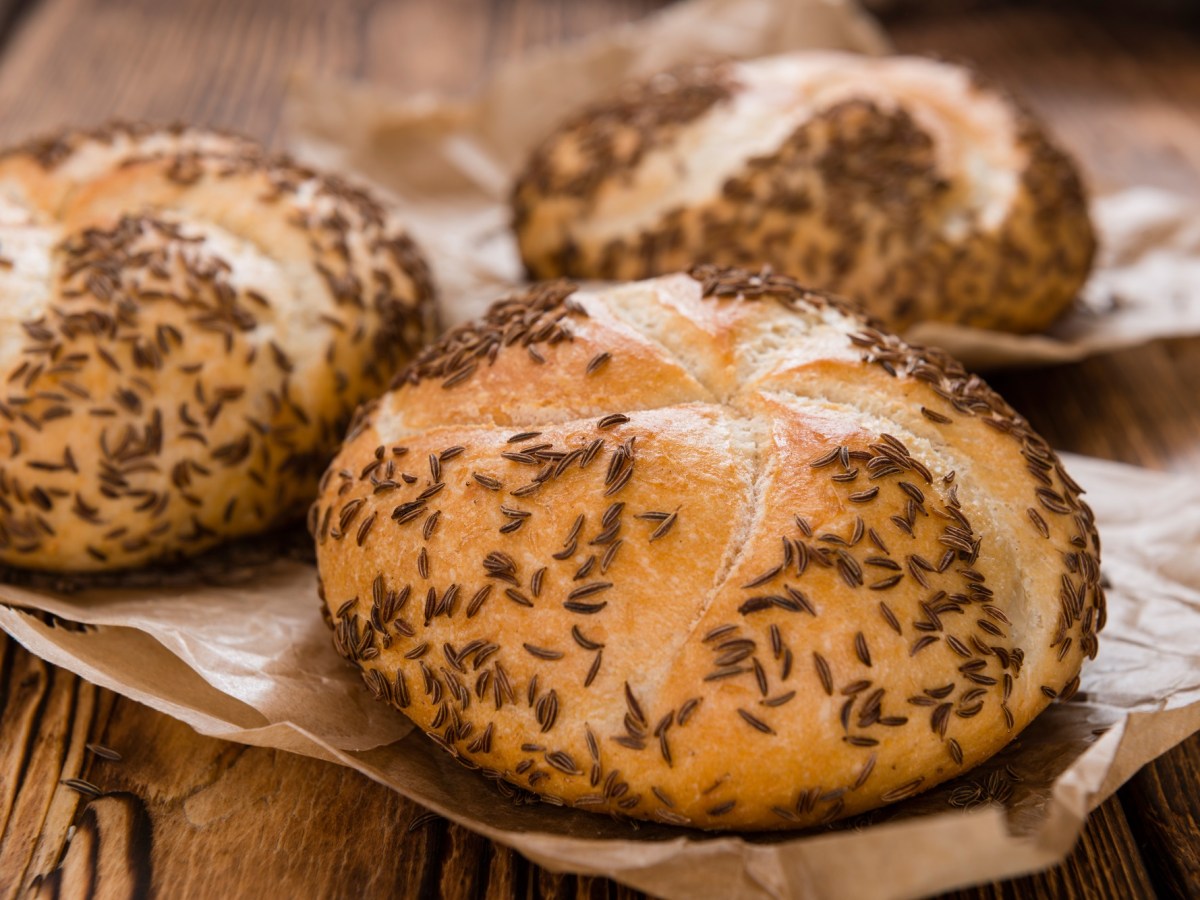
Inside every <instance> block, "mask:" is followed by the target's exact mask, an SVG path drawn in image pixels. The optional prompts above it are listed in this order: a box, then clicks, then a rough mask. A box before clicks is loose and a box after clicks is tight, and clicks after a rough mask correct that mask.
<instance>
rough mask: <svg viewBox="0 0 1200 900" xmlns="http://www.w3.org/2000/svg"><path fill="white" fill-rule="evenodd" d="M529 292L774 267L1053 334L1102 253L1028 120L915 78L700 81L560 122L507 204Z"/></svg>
mask: <svg viewBox="0 0 1200 900" xmlns="http://www.w3.org/2000/svg"><path fill="white" fill-rule="evenodd" d="M512 204H513V211H514V225H515V228H516V233H517V238H518V241H519V244H520V250H521V255H522V257H523V258H524V260H525V264H526V266H527V267H528V270H529V272H530V273H531V274H532V275H533V276H535V277H537V278H550V277H555V276H560V275H567V276H573V277H582V278H601V279H631V278H642V277H646V276H648V275H658V274H663V273H665V272H671V271H675V270H678V269H681V268H686V267H687V266H689V265H691V264H692V263H693V262H695V261H700V262H711V263H718V264H731V265H744V266H755V267H757V266H758V265H760V264H769V265H770V266H772V267H774V268H775V270H777V271H779V272H781V273H787V274H788V275H791V276H793V277H795V278H798V279H800V280H801V281H803V282H804V283H805V284H807V285H811V286H815V287H820V288H823V289H828V290H833V291H837V292H839V293H841V294H843V295H844V296H847V297H849V298H851V299H853V300H855V301H858V302H860V303H862V304H863V305H864V306H865V307H866V308H867V310H868V311H869V312H870V313H871V314H873V315H875V316H877V317H879V318H881V319H883V320H885V321H886V322H887V323H888V324H889V325H891V326H893V327H896V328H904V327H907V326H908V325H910V324H912V323H914V322H917V321H922V320H938V321H944V322H955V323H961V324H964V325H971V326H977V327H981V328H994V329H1002V330H1007V331H1016V332H1026V331H1036V330H1041V329H1043V328H1045V327H1046V326H1047V325H1049V324H1050V323H1051V322H1053V321H1054V320H1055V319H1056V318H1058V317H1059V316H1060V315H1061V314H1062V313H1063V312H1064V310H1066V309H1067V307H1068V306H1069V305H1070V303H1071V302H1072V300H1073V298H1074V297H1075V295H1076V292H1077V291H1078V289H1079V287H1080V285H1081V284H1082V283H1083V281H1084V279H1085V277H1086V276H1087V273H1088V270H1089V268H1090V266H1091V263H1092V257H1093V254H1094V250H1095V238H1094V236H1093V232H1092V226H1091V224H1090V221H1089V219H1088V212H1087V205H1086V202H1085V197H1084V192H1083V188H1082V186H1081V184H1080V179H1079V175H1078V173H1077V172H1076V169H1075V166H1074V165H1073V163H1072V162H1071V160H1070V159H1069V158H1068V157H1067V155H1066V154H1064V153H1063V151H1062V150H1060V149H1059V148H1058V147H1056V146H1055V145H1054V143H1053V142H1052V141H1051V140H1050V138H1049V137H1048V136H1047V134H1046V133H1045V131H1044V129H1043V128H1042V126H1041V124H1040V123H1039V122H1038V121H1037V120H1036V119H1035V118H1034V117H1033V116H1032V115H1031V114H1030V113H1028V112H1027V111H1025V110H1023V109H1021V108H1020V107H1019V106H1017V105H1015V104H1014V103H1013V102H1011V101H1010V100H1009V99H1008V98H1006V97H1005V96H1003V95H1001V94H1000V93H998V92H997V91H995V90H993V89H991V88H988V87H986V86H984V85H983V84H981V83H980V82H979V80H978V79H977V78H976V77H975V76H974V75H973V74H972V73H971V72H969V71H967V70H966V69H963V68H959V67H957V66H951V65H947V64H944V63H939V62H934V61H932V60H927V59H919V58H906V57H893V58H883V59H876V58H870V57H862V56H855V55H850V54H842V53H804V54H794V55H789V56H780V57H775V58H769V59H762V60H756V61H753V62H740V63H735V62H727V63H719V64H711V65H695V66H691V67H688V68H685V69H681V70H676V71H674V72H670V73H667V74H663V75H659V76H657V77H655V78H652V79H650V80H649V81H647V82H645V83H643V84H639V85H635V86H633V87H631V88H629V89H627V90H626V91H624V92H623V93H622V94H620V95H619V96H618V97H616V98H615V99H613V100H611V101H609V102H602V103H599V104H597V105H595V106H592V107H590V108H588V109H586V110H584V111H582V112H581V113H579V114H578V115H575V116H573V117H572V118H570V119H569V120H568V121H566V122H565V123H564V124H563V125H562V126H561V127H560V128H559V129H557V130H556V131H555V132H554V133H553V134H551V135H550V136H549V137H548V138H547V139H546V140H545V141H543V142H542V143H541V144H540V145H539V146H538V147H537V148H536V149H535V150H534V151H533V153H532V155H531V156H530V158H529V160H528V163H527V165H526V166H525V169H524V171H523V173H522V174H521V175H520V177H519V178H518V180H517V182H516V185H515V188H514V190H513V195H512Z"/></svg>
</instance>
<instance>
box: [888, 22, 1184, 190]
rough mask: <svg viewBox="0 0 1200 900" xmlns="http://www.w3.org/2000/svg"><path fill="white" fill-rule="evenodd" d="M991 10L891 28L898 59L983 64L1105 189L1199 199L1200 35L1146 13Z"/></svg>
mask: <svg viewBox="0 0 1200 900" xmlns="http://www.w3.org/2000/svg"><path fill="white" fill-rule="evenodd" d="M1123 7H1124V9H1123V10H1118V11H1115V12H1114V11H1111V10H1109V11H1106V12H1102V13H1101V12H1097V11H1096V10H1095V9H1094V5H1093V4H1088V3H1079V4H1076V5H1075V6H1074V7H1073V8H1072V7H1068V6H1065V5H1064V4H1042V5H1033V4H1019V5H1018V4H1004V5H997V4H992V5H989V6H987V7H986V8H982V9H970V10H968V11H966V12H960V13H958V14H951V13H947V14H946V15H941V16H925V15H920V14H919V12H918V13H917V14H915V15H914V14H911V13H910V14H907V15H900V16H897V17H894V18H890V19H888V20H887V30H888V34H889V35H890V36H891V38H892V40H893V41H894V43H895V44H896V47H897V49H899V50H902V51H904V52H909V53H922V52H932V53H937V54H944V55H947V56H950V57H951V58H958V59H962V60H964V61H967V62H972V63H975V64H976V65H977V66H978V68H979V69H980V70H981V71H982V72H984V73H985V74H986V75H987V77H988V78H990V79H993V80H994V81H996V82H998V83H999V84H1001V85H1004V86H1006V87H1009V88H1012V89H1013V90H1015V91H1017V92H1018V93H1019V94H1020V95H1021V96H1022V97H1024V98H1026V99H1027V100H1028V101H1029V102H1030V104H1031V105H1032V106H1033V107H1034V108H1035V109H1036V110H1038V111H1039V112H1040V113H1041V114H1042V115H1043V116H1044V117H1045V118H1046V119H1047V121H1048V122H1049V123H1050V125H1051V126H1052V128H1053V130H1054V131H1055V132H1056V133H1057V134H1058V136H1059V137H1060V138H1061V139H1062V141H1063V143H1064V144H1065V145H1066V146H1068V147H1069V148H1070V149H1071V150H1072V151H1074V152H1075V153H1076V154H1077V155H1078V156H1079V157H1080V158H1081V160H1082V161H1083V163H1084V165H1085V167H1086V169H1087V170H1088V172H1089V173H1090V174H1091V176H1092V182H1093V183H1094V184H1095V185H1096V186H1098V187H1102V188H1109V187H1113V186H1119V185H1125V184H1139V183H1141V184H1154V185H1158V186H1160V187H1165V188H1169V189H1171V190H1176V191H1180V192H1182V193H1186V194H1190V195H1192V196H1200V52H1197V47H1198V46H1200V38H1198V37H1197V28H1195V27H1187V26H1185V25H1181V23H1180V22H1179V21H1178V20H1175V19H1171V18H1169V17H1164V16H1163V15H1161V14H1160V15H1146V14H1144V11H1143V10H1142V8H1141V5H1140V4H1123Z"/></svg>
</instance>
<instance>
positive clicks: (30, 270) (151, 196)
mask: <svg viewBox="0 0 1200 900" xmlns="http://www.w3.org/2000/svg"><path fill="white" fill-rule="evenodd" d="M0 298H3V302H4V311H5V318H4V321H3V323H0V373H2V374H3V385H4V387H3V390H0V560H3V561H4V562H5V563H8V564H12V565H17V566H23V567H30V568H36V569H48V570H52V571H68V570H71V571H84V570H98V569H115V568H122V567H128V566H135V565H139V564H143V563H147V562H151V561H159V560H162V559H167V558H172V557H176V556H179V555H185V554H191V553H195V552H198V551H200V550H203V549H205V548H207V547H210V546H212V545H213V544H214V543H216V542H217V541H219V540H221V539H223V538H226V537H231V536H234V535H240V534H247V533H251V532H255V531H260V530H263V529H264V528H266V527H267V526H269V525H272V524H275V523H278V522H279V521H282V520H284V519H286V518H288V517H289V516H294V515H297V514H299V513H302V512H303V508H304V506H305V504H306V503H307V502H309V501H310V500H311V498H312V496H313V495H314V493H315V487H316V481H317V479H318V477H319V475H320V473H321V471H322V470H323V468H324V466H325V464H326V463H327V462H328V459H329V454H330V453H332V452H333V450H334V449H335V448H336V446H337V444H338V441H339V439H340V438H341V436H342V434H343V432H344V427H345V423H346V422H347V420H348V419H349V416H350V414H351V412H352V411H353V409H354V407H355V405H356V404H357V403H359V402H360V401H361V400H362V399H364V398H365V397H367V396H370V395H372V394H375V393H377V392H378V391H379V390H381V389H382V387H383V386H384V385H386V384H387V383H388V381H389V380H390V378H391V377H392V376H393V375H394V374H395V371H396V370H397V369H398V368H399V367H400V365H401V364H402V363H404V362H406V361H407V360H408V359H410V358H411V356H412V353H413V352H414V351H415V350H416V349H417V348H418V347H419V346H421V344H422V343H423V342H424V341H425V340H427V339H428V338H429V337H431V336H432V334H433V296H432V288H431V285H430V282H429V276H428V270H427V267H426V265H425V263H424V261H423V260H422V258H421V256H420V254H419V253H418V251H417V250H416V248H415V247H414V246H413V244H412V242H411V241H410V240H409V239H408V237H407V236H406V235H405V233H404V231H403V230H402V229H401V228H400V227H399V225H398V224H397V223H396V222H394V221H393V219H392V217H391V216H390V215H389V214H388V213H387V212H386V211H385V210H384V208H383V207H381V206H380V205H379V204H378V203H377V202H375V201H374V200H373V199H372V198H371V197H370V196H368V195H367V194H366V193H364V192H362V191H361V190H359V189H357V188H354V187H352V186H350V185H348V184H346V183H345V182H342V181H340V180H338V179H336V178H332V177H328V176H325V175H321V174H319V173H316V172H313V171H310V170H308V169H305V168H302V167H300V166H297V165H295V164H293V163H292V162H290V161H288V160H286V159H283V158H276V157H271V156H268V155H267V154H266V153H265V152H264V151H263V150H261V149H260V148H259V147H258V146H256V145H255V144H253V143H251V142H249V141H247V140H243V139H240V138H236V137H231V136H227V135H222V134H215V133H212V132H207V131H202V130H196V129H190V128H183V127H176V128H167V129H161V128H154V127H150V126H141V125H114V126H109V127H106V128H103V129H99V130H97V131H94V132H88V133H70V134H66V135H63V136H61V137H58V138H54V139H51V140H46V141H39V142H34V143H32V144H29V145H26V146H24V147H20V148H17V149H15V150H11V151H8V152H6V153H4V154H3V155H2V156H0Z"/></svg>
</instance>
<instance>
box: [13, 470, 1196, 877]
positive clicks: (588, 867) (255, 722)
mask: <svg viewBox="0 0 1200 900" xmlns="http://www.w3.org/2000/svg"><path fill="white" fill-rule="evenodd" d="M1065 461H1066V464H1067V467H1068V469H1069V470H1070V472H1071V473H1072V475H1073V476H1074V477H1075V478H1076V479H1077V480H1078V481H1080V482H1081V483H1082V484H1083V485H1084V487H1086V488H1087V489H1088V491H1089V493H1088V499H1089V502H1090V503H1091V504H1092V505H1093V507H1094V508H1095V510H1096V516H1097V521H1098V523H1099V527H1100V532H1101V535H1102V537H1103V541H1104V557H1103V571H1104V574H1105V576H1106V577H1107V578H1108V579H1109V581H1110V582H1111V584H1112V587H1111V588H1110V590H1109V592H1108V597H1109V621H1108V625H1107V627H1106V628H1105V630H1104V632H1103V633H1102V634H1101V643H1100V655H1099V657H1098V658H1097V659H1096V660H1095V661H1094V662H1092V663H1091V664H1089V665H1088V666H1086V667H1085V668H1084V672H1083V678H1082V689H1081V691H1080V693H1079V694H1078V695H1077V696H1076V698H1075V699H1073V700H1072V701H1071V702H1069V703H1060V704H1055V705H1053V706H1051V707H1050V709H1049V710H1048V711H1047V712H1046V713H1045V714H1043V715H1042V716H1041V717H1040V718H1039V719H1038V720H1037V721H1036V722H1034V724H1033V725H1032V726H1030V727H1029V728H1028V729H1027V730H1026V731H1025V732H1024V734H1022V735H1021V737H1020V738H1019V740H1018V741H1017V742H1016V743H1015V744H1014V745H1012V746H1010V747H1009V748H1007V749H1006V750H1005V751H1004V752H1002V753H1001V754H1000V755H999V756H998V757H996V758H995V759H994V760H992V761H991V762H990V763H988V764H987V765H985V766H983V767H982V768H980V769H977V770H975V771H974V772H971V773H968V774H967V775H965V776H964V777H962V778H960V779H958V780H956V781H954V782H951V783H949V784H947V785H944V786H942V787H941V788H939V789H937V790H935V791H932V792H930V793H929V794H926V795H923V796H920V797H917V798H914V799H913V800H910V801H908V802H906V803H904V804H901V805H899V806H894V807H889V808H887V809H884V810H878V811H876V812H874V813H870V814H867V815H865V816H860V817H858V818H857V819H851V820H849V821H848V822H844V823H840V824H839V825H837V826H835V827H834V828H832V829H823V830H822V829H818V830H814V831H809V832H807V833H802V834H799V835H797V834H782V835H775V836H752V837H741V836H737V835H727V836H713V835H705V834H703V833H700V832H693V831H687V830H681V829H672V828H667V827H660V826H655V825H641V826H639V827H637V828H636V829H634V828H632V827H631V826H628V825H624V824H621V823H618V822H614V821H612V820H610V819H608V818H606V817H603V816H597V815H593V814H590V813H585V812H578V811H573V810H568V809H560V808H556V807H551V806H546V805H541V804H538V805H532V806H521V807H516V806H512V805H511V804H510V803H509V801H507V800H505V799H504V798H503V797H502V796H501V795H500V794H499V792H498V791H497V790H496V789H495V788H494V787H493V786H492V785H491V784H489V783H488V782H486V781H484V780H483V779H482V778H480V777H479V776H477V775H476V774H474V773H472V772H469V771H467V770H466V769H464V768H462V767H461V766H459V765H458V764H457V763H455V762H453V761H452V760H451V759H450V758H449V757H448V756H447V755H446V754H445V753H444V752H442V751H440V750H438V749H437V748H435V747H434V746H433V745H432V744H431V743H429V742H428V741H427V740H426V739H425V737H424V736H423V735H422V734H421V733H420V732H419V731H416V730H414V729H412V728H411V726H409V725H408V724H407V722H406V720H405V719H404V718H403V717H401V716H400V715H399V714H398V713H394V712H392V711H391V710H390V708H388V707H386V706H384V705H383V704H381V703H377V702H375V701H373V700H371V699H370V697H369V694H368V693H367V691H366V689H365V688H364V687H363V686H362V684H361V681H360V679H359V677H358V675H357V673H356V671H355V670H353V669H352V668H351V667H350V666H349V665H348V664H346V663H344V662H343V661H342V660H341V658H340V657H338V656H337V654H336V653H335V652H334V650H333V646H332V640H331V636H330V634H329V631H328V629H327V628H326V626H325V624H324V622H323V621H322V619H321V615H320V613H319V611H318V600H317V596H316V582H315V571H314V569H313V567H312V566H311V564H309V563H306V562H302V561H297V560H292V559H274V560H263V561H260V562H259V563H257V564H254V565H252V564H248V563H243V564H241V565H240V566H239V569H238V572H237V573H236V577H234V578H228V577H222V578H220V579H219V582H220V583H217V584H203V583H198V584H192V585H190V586H186V587H179V586H176V587H172V588H167V589H151V588H134V589H126V590H103V591H85V592H82V593H76V594H59V593H54V592H50V591H45V590H33V589H30V588H23V587H15V586H12V585H0V601H3V603H4V604H9V605H0V627H3V628H4V629H5V630H6V631H8V632H9V633H10V634H11V635H13V636H14V637H15V638H16V639H17V640H18V641H20V642H21V643H22V644H24V645H25V646H26V647H28V648H29V649H30V650H32V651H33V652H34V653H37V654H38V655H40V656H42V657H44V658H45V659H47V660H49V661H50V662H52V663H55V664H56V665H59V666H62V667H63V668H66V669H70V670H71V671H73V672H76V673H78V674H79V675H81V676H83V677H84V678H87V679H88V680H90V681H93V682H96V683H97V684H100V685H103V686H105V687H109V688H111V689H113V690H115V691H118V692H120V693H122V694H125V695H128V696H130V697H132V698H134V699H136V700H139V701H141V702H143V703H146V704H147V705H149V706H152V707H154V708H155V709H158V710H160V711H162V712H164V713H167V714H168V715H172V716H175V717H176V718H178V719H181V720H183V721H184V722H187V723H188V724H190V725H191V726H192V727H193V728H195V729H196V730H197V731H199V732H201V733H203V734H207V735H212V736H215V737H221V738H226V739H228V740H235V741H241V742H243V743H247V744H256V745H260V746H268V747H278V748H280V749H284V750H289V751H292V752H295V753H303V754H307V755H310V756H316V757H320V758H323V759H327V760H332V761H334V762H337V763H340V764H342V765H346V766H350V767H352V768H355V769H357V770H358V771H360V772H362V773H364V774H366V775H367V776H369V777H370V778H373V779H375V780H376V781H379V782H381V783H383V784H386V785H388V786H390V787H392V788H394V789H395V790H397V791H399V792H401V793H402V794H404V795H406V796H408V797H411V798H412V799H414V800H416V801H418V802H420V803H422V804H424V805H425V806H428V807H430V808H431V809H434V810H436V811H438V812H440V813H442V814H443V815H445V816H447V817H448V818H451V819H453V820H454V821H456V822H459V823H460V824H463V825H465V826H467V827H468V828H471V829H473V830H475V831H478V832H480V833H482V834H484V835H487V836H488V837H490V838H492V839H494V840H497V841H499V842H501V843H504V844H508V845H509V846H512V847H514V848H516V849H517V850H519V851H520V852H521V853H523V854H524V855H525V856H527V857H529V858H530V859H532V860H534V861H535V862H537V863H539V864H541V865H543V866H546V867H548V868H551V869H556V870H565V871H576V872H587V873H594V874H602V875H608V876H611V877H613V878H616V879H618V880H620V881H624V882H626V883H628V884H630V885H633V886H635V887H638V888H641V889H643V890H646V891H649V892H650V893H653V894H657V895H659V896H662V897H669V898H675V897H678V898H707V897H711V898H727V897H742V898H768V897H770V898H785V897H786V898H841V897H856V898H893V897H915V896H920V895H923V894H927V893H931V892H936V891H942V890H949V889H950V888H953V887H956V886H961V885H965V884H968V883H972V882H980V881H987V880H992V879H1000V878H1006V877H1010V876H1013V875H1016V874H1019V873H1022V872H1027V871H1031V870H1034V869H1037V868H1041V867H1044V866H1048V865H1051V864H1053V863H1055V862H1057V861H1058V860H1060V859H1061V858H1062V857H1063V856H1065V855H1066V853H1067V852H1068V851H1069V850H1070V848H1071V846H1072V844H1073V843H1074V841H1075V839H1076V838H1077V836H1078V834H1079V831H1080V829H1081V828H1082V825H1083V821H1084V818H1085V817H1086V815H1087V812H1088V811H1089V810H1090V809H1093V808H1094V807H1096V806H1097V805H1099V803H1100V802H1101V801H1103V800H1104V798H1106V797H1108V796H1109V795H1110V794H1112V792H1113V791H1115V790H1116V789H1117V788H1118V787H1119V786H1120V785H1121V784H1122V783H1123V782H1124V781H1125V780H1126V779H1127V778H1129V777H1130V776H1131V775H1132V774H1133V773H1134V772H1136V771H1137V769H1138V768H1140V767H1141V766H1142V765H1144V764H1145V763H1146V762H1148V761H1149V760H1151V759H1153V758H1154V757H1155V756H1158V755H1159V754H1161V753H1163V752H1165V751H1166V750H1167V749H1169V748H1170V747H1172V746H1174V745H1175V744H1176V743H1178V742H1179V741H1181V740H1183V739H1184V738H1185V737H1187V736H1188V735H1189V734H1191V733H1192V732H1194V731H1196V730H1200V642H1198V641H1197V637H1198V636H1200V556H1197V554H1196V553H1195V547H1196V546H1197V545H1200V478H1195V477H1191V476H1180V475H1162V474H1155V473H1151V472H1147V471H1145V470H1141V469H1136V468H1132V467H1129V466H1122V465H1118V464H1115V463H1107V462H1101V461H1099V460H1093V459H1087V458H1084V457H1070V456H1068V457H1067V458H1066V460H1065ZM197 571H200V572H212V571H214V567H212V566H205V565H201V566H198V567H197ZM206 577H207V576H206ZM208 580H210V581H211V580H212V579H211V578H208ZM35 610H36V611H39V612H36V613H35V612H34V611H35ZM46 613H50V614H52V615H51V616H47V615H46ZM55 617H57V618H55ZM61 620H66V621H67V622H72V623H86V625H87V627H84V628H82V629H81V628H80V627H78V626H67V625H66V624H65V623H64V622H63V621H61ZM989 800H991V801H1003V802H1002V803H997V802H989ZM393 827H398V825H397V826H393ZM884 872H886V873H887V876H886V877H881V873H884Z"/></svg>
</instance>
